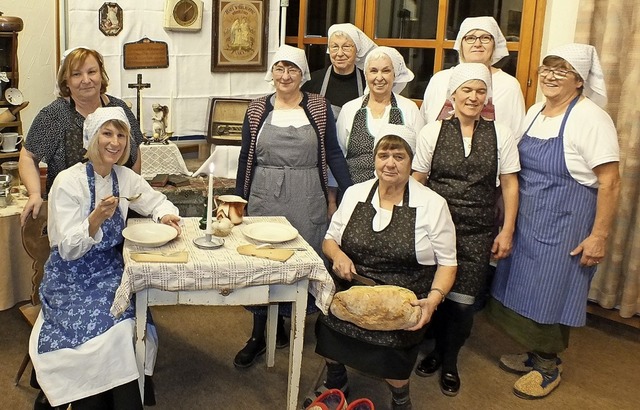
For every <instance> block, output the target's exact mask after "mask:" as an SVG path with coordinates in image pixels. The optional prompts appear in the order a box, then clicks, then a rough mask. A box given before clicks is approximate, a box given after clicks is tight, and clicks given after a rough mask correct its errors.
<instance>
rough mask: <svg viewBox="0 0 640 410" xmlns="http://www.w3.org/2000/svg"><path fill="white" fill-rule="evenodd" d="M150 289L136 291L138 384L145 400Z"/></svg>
mask: <svg viewBox="0 0 640 410" xmlns="http://www.w3.org/2000/svg"><path fill="white" fill-rule="evenodd" d="M148 297H149V291H148V290H147V289H145V290H142V291H140V292H138V293H136V363H137V365H138V373H139V374H140V378H139V379H138V386H139V387H140V396H141V397H142V401H143V402H144V361H145V358H146V357H147V346H146V340H147V339H146V336H147V334H146V332H147V307H148Z"/></svg>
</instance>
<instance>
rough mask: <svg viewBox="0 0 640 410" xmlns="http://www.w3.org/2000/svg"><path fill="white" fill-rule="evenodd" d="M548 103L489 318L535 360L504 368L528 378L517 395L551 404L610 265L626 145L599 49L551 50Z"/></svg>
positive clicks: (536, 116) (525, 170)
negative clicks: (603, 267) (596, 278)
mask: <svg viewBox="0 0 640 410" xmlns="http://www.w3.org/2000/svg"><path fill="white" fill-rule="evenodd" d="M538 73H539V74H540V79H539V83H540V88H541V90H542V93H543V94H544V95H545V97H546V99H545V101H544V102H542V103H539V104H536V105H534V106H533V107H531V109H530V110H529V112H528V113H527V117H526V120H525V121H526V123H527V124H529V125H528V127H527V131H526V132H525V133H524V135H523V137H522V140H521V141H520V144H519V145H518V149H519V151H520V161H521V163H522V171H521V172H520V210H519V214H518V223H517V229H516V232H515V236H514V241H513V244H514V246H513V254H512V255H511V256H510V257H509V258H507V259H505V260H503V261H500V263H498V268H497V271H496V277H495V279H494V282H493V288H492V295H493V297H494V298H495V299H492V300H491V302H490V304H489V313H490V314H491V317H492V318H494V319H495V320H496V322H497V323H498V324H499V325H501V326H502V327H503V328H504V330H505V331H506V332H507V333H508V334H509V335H510V336H512V337H513V338H514V339H515V340H517V341H518V342H520V344H522V345H523V346H526V347H527V349H528V350H529V351H528V352H527V353H523V354H516V355H505V356H502V357H501V358H500V367H501V368H502V369H504V370H506V371H509V372H513V373H518V374H524V375H523V376H522V377H521V378H520V379H519V380H518V381H516V383H515V385H514V387H513V392H514V394H515V395H516V396H518V397H521V398H524V399H537V398H541V397H545V396H547V395H548V394H549V393H551V392H552V391H553V390H554V389H555V388H556V387H557V386H558V385H559V383H560V380H561V371H560V370H561V369H560V368H559V365H560V364H561V360H560V358H559V357H558V353H561V352H562V351H564V350H565V349H566V348H567V347H568V342H569V331H570V327H578V326H584V324H585V321H586V306H587V295H588V291H589V284H590V282H591V279H592V278H593V275H594V273H595V271H596V266H597V264H598V263H600V261H602V259H603V258H604V257H605V256H606V238H607V236H608V234H609V231H610V229H611V224H612V220H613V217H614V215H615V212H616V205H617V201H618V196H619V184H620V175H619V172H618V162H619V147H618V137H617V133H616V130H615V127H614V125H613V122H612V121H611V118H610V117H609V115H608V114H607V113H606V112H605V111H604V110H603V109H602V108H601V107H603V106H604V104H606V90H605V84H604V78H603V74H602V69H601V67H600V62H599V60H598V55H597V53H596V50H595V48H594V47H593V46H589V45H586V44H568V45H565V46H560V47H558V48H556V49H554V50H552V51H551V52H550V53H549V54H548V55H547V56H546V57H545V58H544V60H543V61H542V65H541V66H540V67H539V68H538Z"/></svg>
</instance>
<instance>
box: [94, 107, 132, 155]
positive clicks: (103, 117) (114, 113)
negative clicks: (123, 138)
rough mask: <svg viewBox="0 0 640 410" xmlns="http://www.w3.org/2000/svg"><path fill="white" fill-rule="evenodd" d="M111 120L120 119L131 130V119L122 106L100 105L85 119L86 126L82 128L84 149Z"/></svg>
mask: <svg viewBox="0 0 640 410" xmlns="http://www.w3.org/2000/svg"><path fill="white" fill-rule="evenodd" d="M109 120H120V121H122V122H124V123H125V124H126V125H127V129H129V130H131V125H130V124H129V119H128V118H127V114H125V113H124V110H123V109H122V107H100V108H98V109H97V110H95V111H94V112H93V113H91V114H89V115H87V118H86V119H85V120H84V127H83V128H82V146H83V147H84V149H87V147H88V146H89V143H90V142H91V140H92V139H93V138H94V137H95V136H96V135H98V131H99V130H100V127H102V125H103V124H104V123H105V122H107V121H109Z"/></svg>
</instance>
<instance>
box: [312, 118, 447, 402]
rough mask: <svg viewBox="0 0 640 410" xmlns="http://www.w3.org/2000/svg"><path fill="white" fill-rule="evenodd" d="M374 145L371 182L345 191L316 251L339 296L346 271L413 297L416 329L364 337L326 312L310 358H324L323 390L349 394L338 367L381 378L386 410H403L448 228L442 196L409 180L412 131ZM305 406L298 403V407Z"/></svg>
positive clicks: (440, 283) (442, 285) (438, 282)
mask: <svg viewBox="0 0 640 410" xmlns="http://www.w3.org/2000/svg"><path fill="white" fill-rule="evenodd" d="M381 135H384V137H383V138H382V139H380V141H379V142H378V143H377V145H376V151H375V169H376V175H377V178H375V179H371V180H369V181H366V182H363V183H360V184H356V185H354V186H353V187H352V188H349V189H348V190H347V192H346V193H345V195H344V198H343V200H342V202H341V204H340V207H339V208H338V211H337V212H336V213H335V214H334V216H333V218H332V220H331V226H330V227H329V230H328V231H327V235H326V237H325V241H324V243H323V250H324V252H325V255H326V256H327V258H329V260H330V261H331V262H332V264H333V273H334V275H335V276H336V277H337V279H339V280H337V281H336V282H337V284H338V290H344V289H346V288H348V287H350V286H351V285H352V283H353V282H351V280H352V273H354V272H357V273H358V274H360V275H362V276H365V277H368V278H371V279H373V280H374V281H376V282H377V283H378V284H387V285H397V286H401V287H405V288H408V289H410V290H412V291H413V292H415V293H416V295H417V297H418V299H419V300H418V302H417V303H416V305H419V306H420V307H421V308H422V318H421V320H420V323H419V324H418V325H416V326H415V327H413V328H410V329H407V330H397V331H369V330H365V329H362V328H360V327H357V326H355V325H353V324H351V323H349V322H345V321H342V320H340V319H338V318H336V317H335V316H333V315H332V314H329V315H328V316H321V317H320V318H319V319H318V321H317V324H316V337H317V345H316V352H317V353H318V354H320V355H321V356H323V357H325V358H326V361H327V380H326V381H325V382H324V383H323V384H322V385H321V386H319V387H318V388H317V389H316V391H315V392H314V394H312V395H310V397H308V398H307V402H311V401H312V400H313V399H314V397H316V396H319V395H320V394H322V392H324V391H326V390H327V389H332V388H335V389H340V390H342V391H343V392H345V393H348V389H349V386H348V382H347V373H346V368H345V366H349V367H352V368H355V369H357V370H359V371H362V372H365V373H368V374H371V375H373V376H376V377H380V378H384V379H385V380H386V381H387V383H388V385H389V388H390V390H391V392H392V408H393V409H410V408H411V399H410V396H409V376H410V375H411V371H412V370H413V366H414V364H415V360H416V358H417V355H418V350H419V347H418V346H419V343H420V341H421V340H422V337H423V335H424V332H425V327H424V326H425V325H426V324H427V323H428V322H429V319H430V317H431V315H432V314H433V313H434V311H435V309H436V308H437V306H438V305H439V304H440V303H441V302H442V301H443V300H444V295H446V293H447V292H448V291H449V289H450V288H451V286H452V285H453V281H454V278H455V271H456V267H455V265H456V258H455V232H454V231H455V229H454V227H453V222H452V220H451V216H450V214H449V211H448V209H447V206H446V202H445V201H444V199H443V198H442V197H440V196H439V195H437V194H436V193H434V192H433V191H431V190H430V189H427V188H425V187H424V186H422V185H420V184H419V183H418V182H417V181H415V180H414V179H413V178H410V177H409V174H410V172H411V160H412V158H413V146H414V145H415V133H414V132H413V131H412V130H410V129H408V128H407V127H404V126H398V125H391V124H389V125H387V126H385V127H384V128H383V129H382V130H381ZM308 404H309V403H306V402H305V405H308Z"/></svg>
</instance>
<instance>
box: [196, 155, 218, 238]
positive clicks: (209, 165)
mask: <svg viewBox="0 0 640 410" xmlns="http://www.w3.org/2000/svg"><path fill="white" fill-rule="evenodd" d="M214 167H215V166H214V163H213V154H211V155H210V156H209V158H207V160H206V161H205V162H204V163H203V164H202V166H201V167H200V168H198V170H197V171H196V172H194V173H193V174H192V176H193V177H196V176H198V175H202V174H204V175H208V176H209V189H208V190H207V211H206V218H207V224H206V229H205V235H204V236H201V237H199V238H195V239H194V240H193V243H194V244H195V245H196V246H197V247H198V248H200V249H216V248H219V247H221V246H222V245H224V239H222V238H218V237H215V236H213V232H212V230H211V218H212V215H213V170H214Z"/></svg>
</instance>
